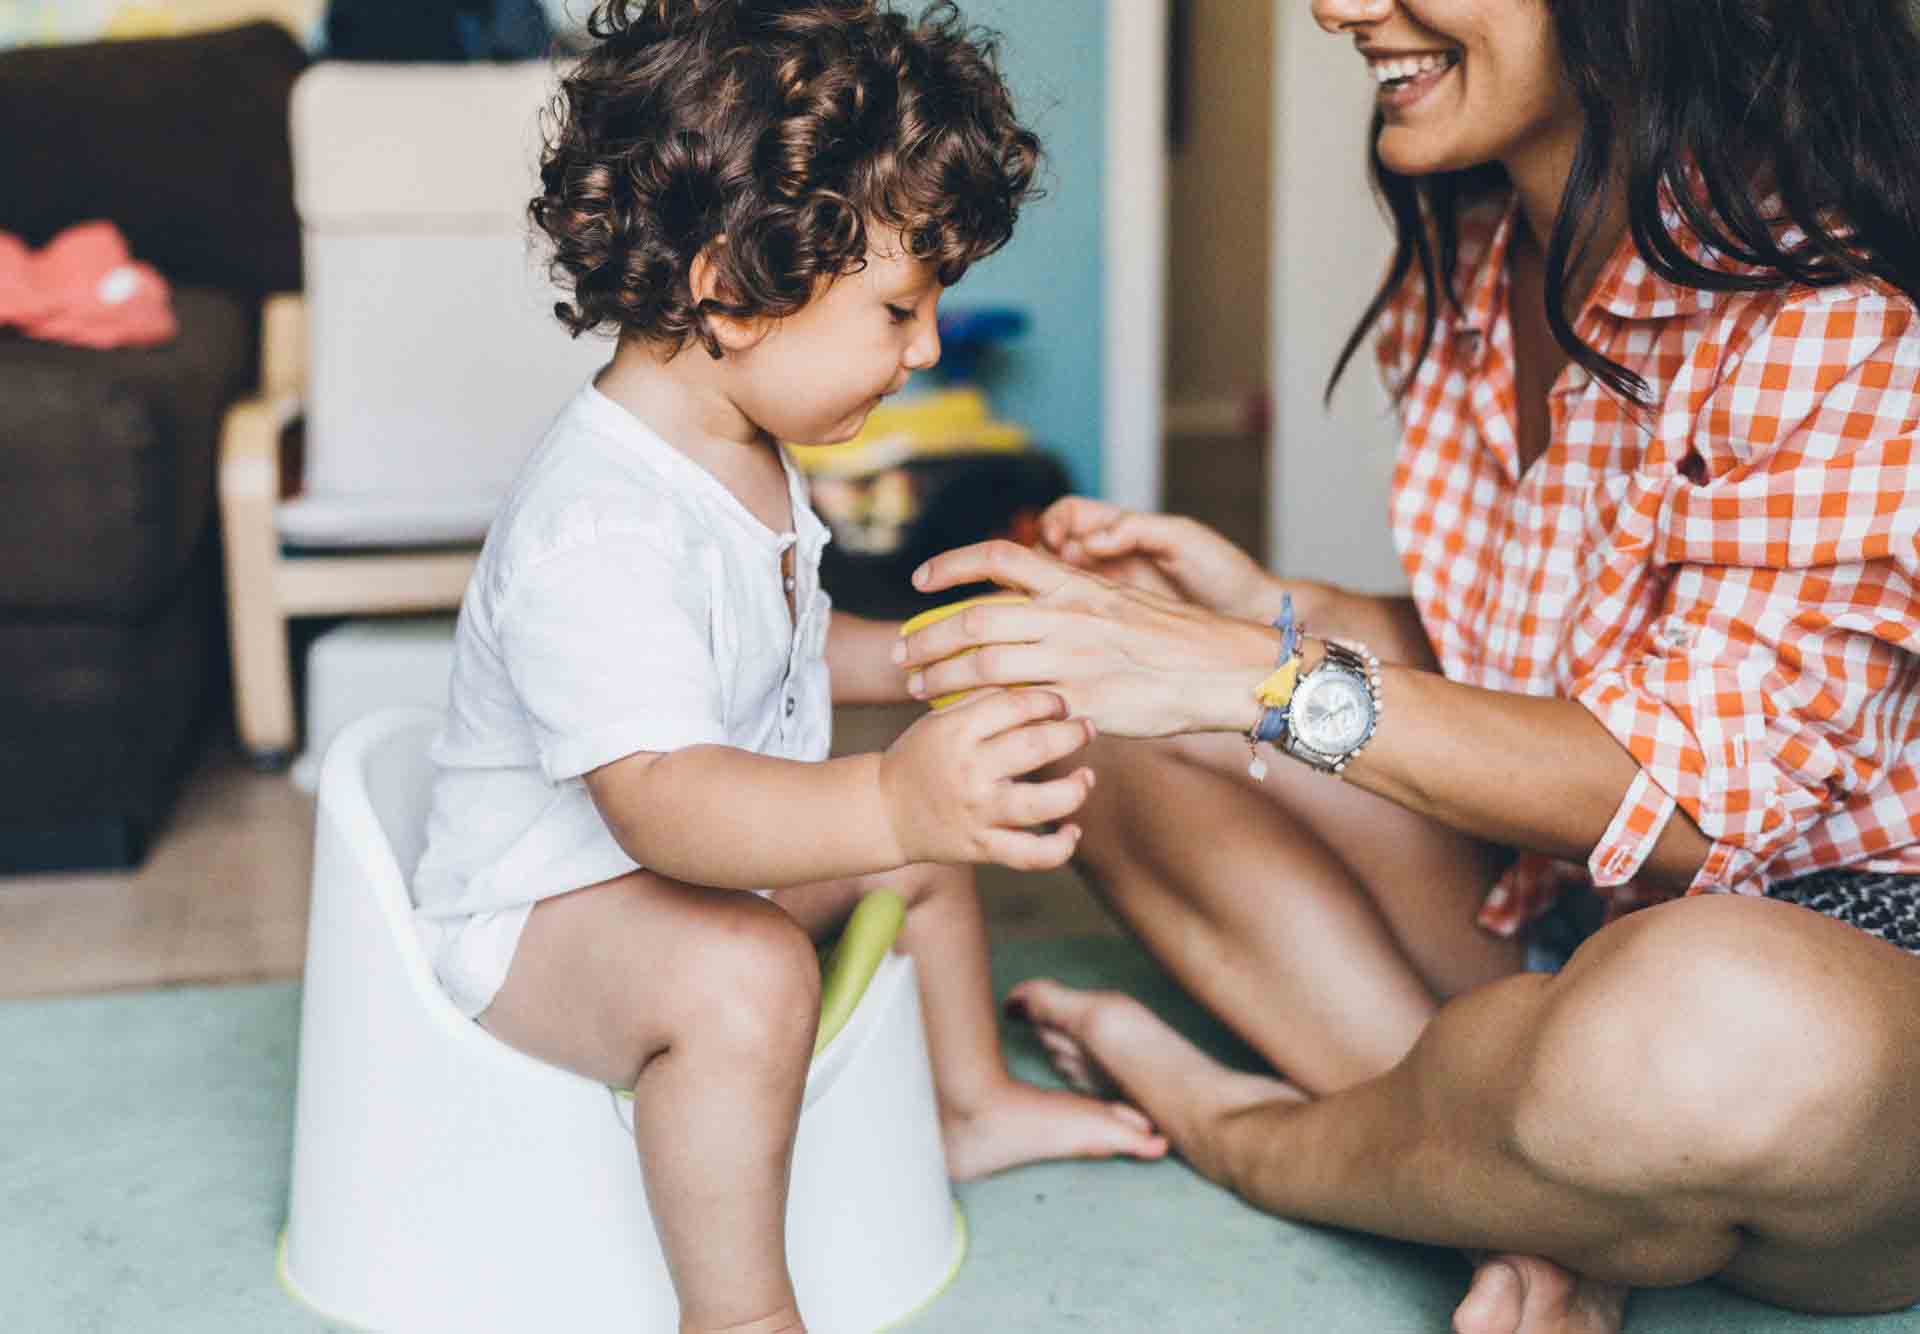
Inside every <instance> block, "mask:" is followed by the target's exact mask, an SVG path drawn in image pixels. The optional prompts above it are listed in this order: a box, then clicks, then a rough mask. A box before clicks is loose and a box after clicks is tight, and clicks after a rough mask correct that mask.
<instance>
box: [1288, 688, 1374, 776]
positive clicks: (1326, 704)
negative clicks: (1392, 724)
mask: <svg viewBox="0 0 1920 1334" xmlns="http://www.w3.org/2000/svg"><path fill="white" fill-rule="evenodd" d="M1303 684H1305V685H1307V686H1309V687H1310V688H1308V689H1306V690H1305V692H1304V693H1305V695H1306V698H1305V699H1301V700H1298V701H1297V702H1296V703H1295V706H1294V708H1293V710H1292V711H1291V712H1292V720H1291V721H1292V723H1293V730H1294V733H1295V735H1297V736H1298V737H1299V738H1300V739H1301V740H1302V741H1304V742H1305V743H1306V744H1307V745H1309V746H1311V747H1313V748H1314V749H1315V750H1317V751H1319V752H1320V753H1321V754H1323V755H1344V754H1346V753H1347V752H1348V751H1350V750H1352V749H1353V748H1354V747H1355V746H1358V745H1359V744H1360V743H1361V742H1362V741H1365V740H1366V739H1367V728H1368V727H1370V726H1371V725H1372V724H1373V699H1372V697H1371V696H1369V695H1368V693H1367V683H1366V682H1365V681H1363V680H1361V679H1360V678H1359V677H1357V676H1355V675H1353V674H1352V673H1351V672H1344V671H1322V672H1315V673H1314V674H1313V676H1312V677H1310V678H1309V679H1308V681H1307V682H1306V683H1303Z"/></svg>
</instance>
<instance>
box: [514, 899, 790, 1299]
mask: <svg viewBox="0 0 1920 1334" xmlns="http://www.w3.org/2000/svg"><path fill="white" fill-rule="evenodd" d="M819 1002H820V978H819V967H818V964H817V962H816V960H815V955H814V951H813V945H812V942H811V941H810V940H808V938H807V936H806V934H805V933H804V932H803V931H802V930H800V928H799V927H798V926H797V925H795V923H794V922H793V921H792V919H791V918H789V917H788V916H787V915H786V914H785V913H783V912H781V911H780V909H778V908H777V907H775V906H774V905H772V904H770V903H766V902H764V901H762V900H761V899H759V898H757V897H756V896H754V895H752V894H742V893H738V892H729V891H725V890H714V889H702V888H699V887H696V886H693V885H687V884H682V883H680V882H678V881H674V880H669V879H667V878H665V877H663V876H657V875H653V874H651V873H649V872H645V871H637V872H635V873H633V874H631V875H627V876H622V877H621V878H620V879H618V880H612V881H608V882H607V883H605V884H601V885H595V886H593V887H591V888H588V889H583V890H579V891H576V892H575V893H572V894H566V895H562V896H560V897H559V898H554V899H547V900H544V901H542V902H541V903H539V904H536V905H535V907H534V909H533V913H532V916H531V917H530V918H529V919H528V921H527V925H526V929H525V931H524V933H523V934H522V936H521V939H520V944H519V948H518V949H517V950H516V952H515V954H514V959H513V966H512V968H511V969H510V970H509V972H508V974H507V979H506V982H505V983H504V984H503V985H502V987H501V989H500V992H499V994H498V995H497V996H496V997H495V998H494V1001H493V1003H492V1004H491V1005H490V1006H488V1008H487V1010H486V1011H485V1013H483V1014H482V1015H481V1016H480V1022H481V1023H482V1024H483V1025H484V1026H485V1027H486V1028H487V1029H488V1031H489V1032H492V1033H494V1034H495V1035H496V1036H498V1037H500V1038H501V1039H502V1040H504V1041H506V1042H508V1043H510V1044H512V1045H513V1046H515V1047H518V1048H520V1049H521V1050H522V1051H525V1052H528V1053H529V1054H531V1055H533V1056H537V1057H539V1058H541V1059H542V1060H545V1061H549V1062H551V1063H553V1064H555V1065H559V1066H563V1067H565V1068H567V1069H569V1070H573V1071H575V1072H577V1073H579V1074H582V1075H585V1076H587V1077H588V1078H590V1079H595V1080H599V1081H600V1082H602V1083H605V1084H610V1085H613V1086H616V1087H620V1088H631V1089H632V1090H633V1091H634V1101H633V1110H634V1116H633V1125H634V1139H635V1141H636V1144H637V1146H638V1149H639V1154H640V1166H641V1169H642V1171H643V1173H644V1174H645V1177H646V1183H647V1199H648V1201H649V1203H650V1204H651V1206H652V1209H653V1215H654V1226H655V1229H656V1230H657V1231H658V1233H659V1236H660V1243H661V1248H662V1249H663V1250H664V1252H665V1253H666V1259H667V1268H668V1270H669V1271H670V1272H671V1273H672V1275H673V1284H674V1291H675V1292H676V1293H677V1294H678V1296H679V1299H680V1321H681V1326H680V1327H681V1329H682V1330H683V1331H688V1332H691V1331H695V1330H700V1331H709V1330H711V1331H719V1330H730V1331H749V1330H751V1331H755V1334H762V1332H764V1334H774V1331H789V1330H799V1329H801V1328H802V1326H801V1323H800V1316H799V1311H798V1308H797V1307H796V1305H795V1303H794V1296H793V1288H792V1281H791V1279H790V1278H789V1276H788V1272H787V1262H786V1212H787V1180H788V1172H789V1169H790V1167H791V1164H792V1153H793V1138H794V1132H795V1129H796V1127H797V1126H798V1123H799V1117H800V1098H801V1093H802V1091H803V1089H804V1087H805V1083H806V1076H807V1065H808V1061H809V1059H810V1057H811V1055H812V1050H813V1035H814V1030H815V1028H816V1026H817V1024H818V1019H819Z"/></svg>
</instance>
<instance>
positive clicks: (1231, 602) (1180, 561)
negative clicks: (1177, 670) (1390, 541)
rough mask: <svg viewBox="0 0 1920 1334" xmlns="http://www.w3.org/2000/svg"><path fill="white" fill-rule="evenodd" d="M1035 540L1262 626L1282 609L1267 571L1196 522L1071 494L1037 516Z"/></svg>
mask: <svg viewBox="0 0 1920 1334" xmlns="http://www.w3.org/2000/svg"><path fill="white" fill-rule="evenodd" d="M1040 540H1041V541H1042V542H1043V543H1045V544H1046V548H1047V550H1048V551H1050V552H1051V553H1053V554H1054V555H1055V556H1058V557H1059V558H1060V559H1061V560H1063V561H1065V562H1067V564H1069V565H1073V566H1077V567H1078V568H1080V569H1083V570H1086V571H1088V572H1090V573H1093V574H1098V575H1100V576H1101V577H1103V578H1105V579H1110V580H1112V581H1113V582H1115V583H1121V584H1127V585H1129V586H1131V587H1134V588H1140V589H1145V590H1147V591H1149V592H1153V593H1158V594H1161V595H1162V596H1164V597H1172V598H1178V599H1181V600H1182V601H1186V602H1197V603H1199V604H1200V605H1201V606H1203V607H1206V608H1207V609H1208V610H1210V611H1217V612H1220V613H1221V614H1222V615H1226V616H1236V617H1239V618H1241V619H1242V620H1254V621H1261V620H1266V619H1267V618H1268V617H1270V616H1272V615H1273V614H1274V613H1275V612H1276V611H1277V610H1278V609H1279V605H1280V594H1279V590H1278V588H1277V587H1276V586H1275V581H1274V580H1273V579H1272V578H1271V577H1270V576H1268V574H1267V572H1266V571H1265V570H1262V569H1261V568H1260V566H1259V565H1258V564H1256V563H1255V562H1254V560H1253V559H1252V557H1250V556H1248V555H1247V553H1246V552H1244V551H1242V550H1240V548H1239V547H1237V546H1235V545H1234V544H1233V543H1232V542H1230V541H1228V540H1227V539H1226V538H1225V537H1223V536H1221V535H1220V534H1219V533H1217V532H1215V531H1214V530H1213V529H1211V528H1209V527H1207V525H1205V524H1204V523H1201V522H1200V521H1199V520H1197V519H1189V518H1185V517H1182V516H1180V515H1175V514H1148V513H1143V512H1141V511H1138V510H1127V509H1122V508H1120V507H1119V506H1118V505H1110V504H1108V503H1107V502H1106V501H1104V500H1094V499H1092V498H1091V497H1089V496H1068V497H1066V498H1065V499H1063V500H1056V501H1055V502H1054V503H1053V504H1051V505H1049V506H1048V507H1047V509H1046V512H1045V513H1044V514H1042V515H1041V516H1040ZM1268 603H1272V604H1273V605H1272V606H1271V607H1269V606H1268V605H1267V604H1268Z"/></svg>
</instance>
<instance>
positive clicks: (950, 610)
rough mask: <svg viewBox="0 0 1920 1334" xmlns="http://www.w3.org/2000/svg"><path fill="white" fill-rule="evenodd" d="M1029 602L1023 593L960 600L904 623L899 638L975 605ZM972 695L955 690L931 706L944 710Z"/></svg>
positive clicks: (934, 701) (996, 594)
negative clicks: (981, 603)
mask: <svg viewBox="0 0 1920 1334" xmlns="http://www.w3.org/2000/svg"><path fill="white" fill-rule="evenodd" d="M1031 601H1033V599H1032V598H1030V597H1028V596H1027V595H1026V594H1025V593H986V594H983V595H981V596H980V597H977V598H962V599H961V600H960V601H958V602H949V603H947V604H946V605H945V606H944V607H934V608H932V609H931V610H929V611H923V612H921V613H920V614H919V615H918V616H915V617H913V618H912V619H910V620H908V621H906V622H905V623H904V624H902V625H901V627H900V637H901V638H902V639H905V638H906V637H907V636H908V635H910V634H912V633H913V632H914V631H916V630H924V629H926V628H927V627H928V626H929V625H933V624H935V623H937V622H940V621H944V620H946V619H947V617H949V616H955V615H958V614H959V613H960V612H963V611H965V610H966V609H967V608H968V607H971V606H973V605H974V604H976V603H980V602H1031ZM975 652H978V650H977V649H970V648H967V649H961V650H960V652H959V653H956V654H954V655H953V656H954V657H956V658H958V657H964V656H965V655H966V654H969V653H975ZM942 661H945V659H942ZM972 693H973V691H972V690H956V691H954V692H953V693H952V694H950V695H941V696H938V697H937V698H935V699H934V700H932V701H931V704H932V706H933V707H934V708H936V709H944V708H946V707H947V706H948V705H949V704H954V703H957V702H959V701H960V700H963V699H965V698H966V697H967V696H968V695H971V694H972Z"/></svg>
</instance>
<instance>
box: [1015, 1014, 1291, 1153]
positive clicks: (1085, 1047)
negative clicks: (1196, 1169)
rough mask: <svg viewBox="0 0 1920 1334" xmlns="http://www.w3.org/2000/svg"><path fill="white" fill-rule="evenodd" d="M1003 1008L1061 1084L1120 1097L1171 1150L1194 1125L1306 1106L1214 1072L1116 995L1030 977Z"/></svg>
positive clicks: (1270, 1080) (1188, 1046) (1267, 1079)
mask: <svg viewBox="0 0 1920 1334" xmlns="http://www.w3.org/2000/svg"><path fill="white" fill-rule="evenodd" d="M1007 1007H1008V1009H1009V1010H1010V1011H1011V1012H1013V1013H1015V1014H1018V1015H1021V1016H1023V1017H1025V1018H1026V1019H1027V1020H1028V1021H1029V1022H1030V1023H1032V1024H1033V1026H1034V1031H1035V1032H1036V1033H1037V1034H1038V1036H1039V1038H1040V1044H1041V1046H1043V1047H1045V1048H1046V1051H1047V1056H1048V1058H1049V1059H1050V1060H1051V1061H1052V1062H1053V1067H1054V1069H1056V1070H1058V1071H1059V1072H1060V1076H1061V1078H1063V1079H1065V1080H1066V1081H1067V1082H1068V1083H1070V1084H1072V1085H1073V1086H1074V1087H1075V1088H1078V1089H1080V1090H1082V1091H1083V1092H1085V1093H1087V1094H1090V1095H1092V1096H1094V1097H1106V1098H1112V1097H1120V1098H1125V1099H1126V1100H1127V1101H1128V1102H1130V1103H1132V1104H1133V1105H1134V1106H1136V1107H1138V1108H1139V1109H1140V1110H1141V1111H1143V1112H1145V1113H1146V1114H1147V1116H1148V1117H1149V1118H1151V1119H1152V1122H1153V1124H1154V1125H1155V1126H1157V1127H1159V1128H1160V1129H1161V1130H1162V1131H1164V1132H1165V1133H1166V1135H1167V1136H1168V1138H1169V1139H1170V1140H1172V1142H1173V1144H1174V1146H1175V1147H1176V1148H1178V1147H1180V1146H1181V1145H1182V1144H1183V1142H1190V1141H1188V1140H1187V1136H1186V1132H1187V1131H1188V1129H1189V1128H1190V1127H1192V1126H1193V1125H1195V1124H1197V1123H1198V1121H1200V1120H1201V1119H1211V1118H1214V1117H1219V1116H1224V1115H1230V1114H1231V1113H1233V1112H1235V1111H1237V1110H1239V1109H1240V1108H1243V1107H1251V1106H1254V1105H1255V1104H1258V1103H1268V1102H1304V1101H1306V1095H1305V1094H1304V1093H1302V1092H1301V1091H1300V1090H1299V1089H1297V1088H1295V1087H1294V1086H1293V1085H1292V1084H1289V1083H1288V1082H1287V1081H1286V1080H1284V1079H1275V1078H1274V1077H1273V1076H1271V1075H1258V1074H1250V1073H1247V1072H1245V1071H1240V1070H1230V1069H1228V1068H1227V1067H1226V1066H1223V1065H1221V1064H1220V1063H1219V1062H1218V1061H1215V1060H1214V1059H1213V1058H1212V1057H1210V1056H1208V1055H1207V1054H1206V1053H1205V1052H1203V1051H1201V1050H1200V1049H1199V1048H1198V1047H1196V1046H1194V1045H1193V1044H1192V1043H1191V1042H1188V1041H1187V1040H1186V1039H1185V1038H1184V1037H1182V1036H1180V1034H1179V1033H1177V1032H1175V1031H1174V1029H1173V1028H1172V1027H1171V1026H1170V1025H1169V1024H1168V1023H1167V1022H1166V1021H1165V1020H1164V1019H1162V1018H1160V1016H1159V1015H1157V1014H1155V1013H1154V1012H1153V1011H1152V1010H1149V1009H1148V1008H1147V1007H1146V1006H1144V1005H1142V1004H1141V1003H1140V1002H1139V1001H1137V1000H1135V999H1134V998H1133V997H1132V996H1129V995H1126V994H1125V993H1123V992H1117V991H1075V990H1073V989H1071V988H1069V987H1064V986H1061V985H1060V984H1059V983H1058V982H1053V981H1050V980H1047V979H1045V978H1035V979H1033V980H1031V981H1027V982H1022V983H1021V984H1020V985H1019V986H1017V987H1015V988H1014V989H1013V990H1012V992H1010V993H1009V994H1008V997H1007Z"/></svg>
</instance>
